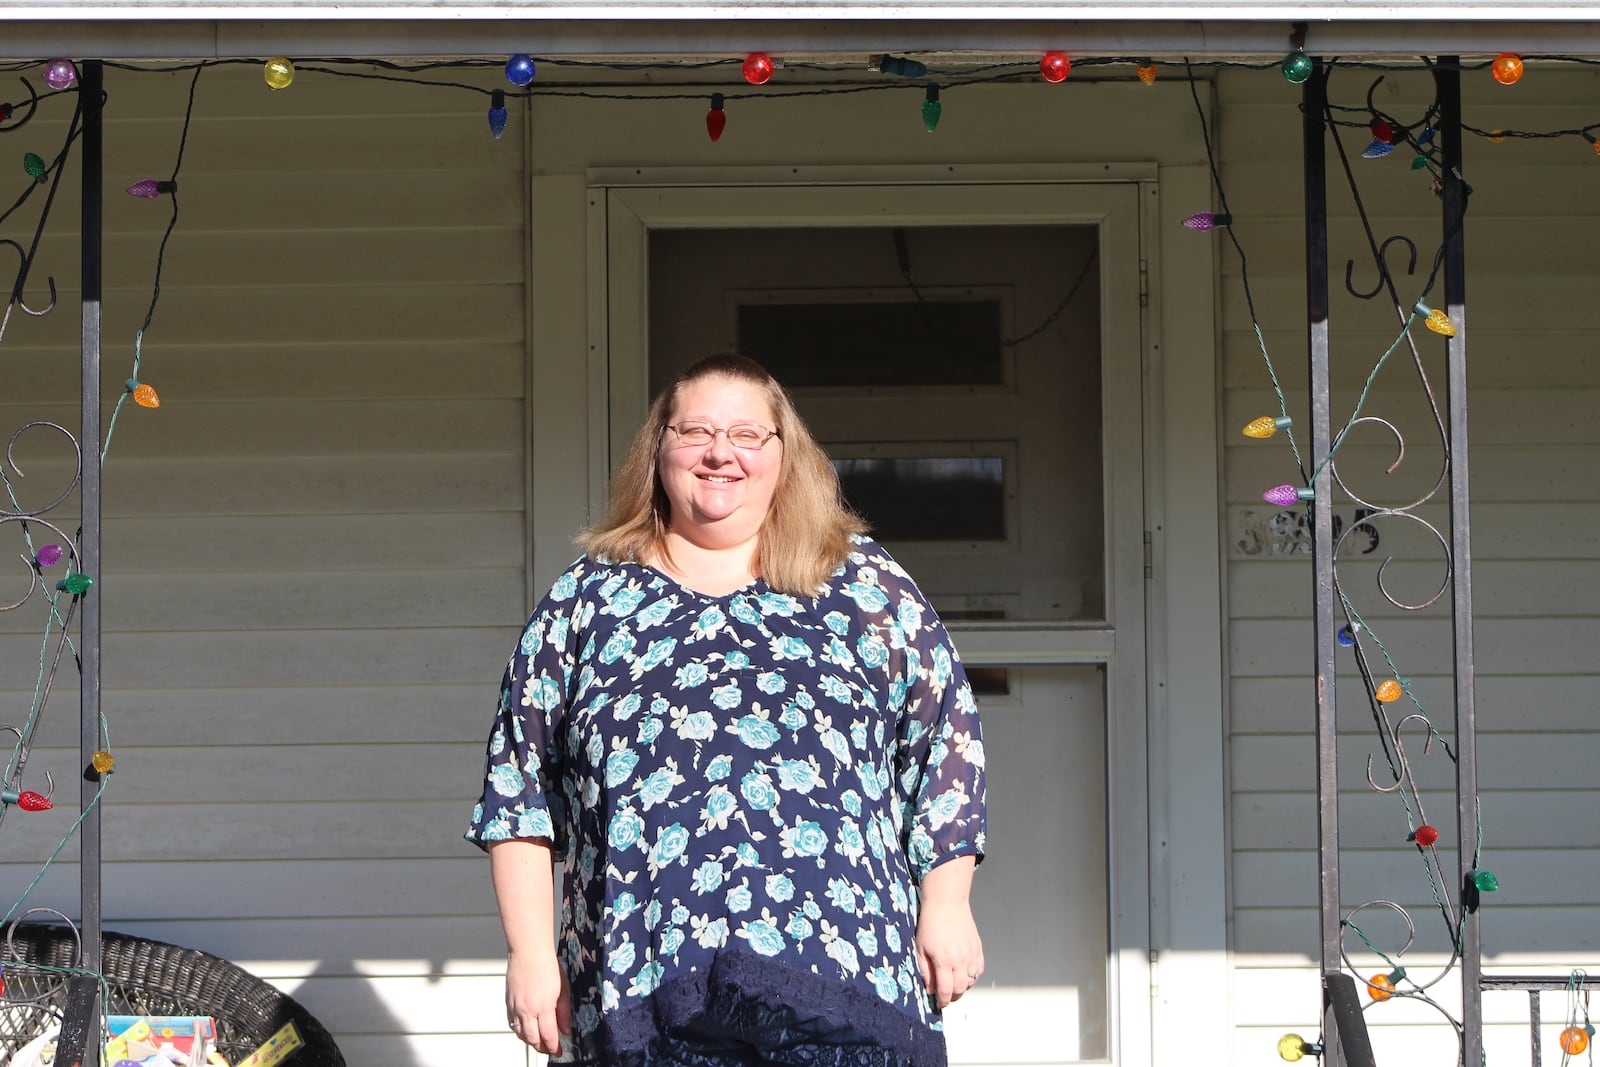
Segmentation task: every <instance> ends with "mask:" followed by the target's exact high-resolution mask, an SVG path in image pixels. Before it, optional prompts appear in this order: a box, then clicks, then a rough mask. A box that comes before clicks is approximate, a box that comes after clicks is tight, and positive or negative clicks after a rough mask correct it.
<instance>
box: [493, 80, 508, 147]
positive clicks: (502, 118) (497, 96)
mask: <svg viewBox="0 0 1600 1067" xmlns="http://www.w3.org/2000/svg"><path fill="white" fill-rule="evenodd" d="M489 132H490V133H492V134H494V139H495V140H496V141H498V140H499V139H500V135H501V134H502V133H505V132H506V94H505V93H503V92H501V91H500V90H499V89H496V90H495V91H494V95H492V96H490V97H489Z"/></svg>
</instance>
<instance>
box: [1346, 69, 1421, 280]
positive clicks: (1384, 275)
mask: <svg viewBox="0 0 1600 1067" xmlns="http://www.w3.org/2000/svg"><path fill="white" fill-rule="evenodd" d="M1379 80H1380V81H1382V79H1381V78H1380V79H1379ZM1396 241H1399V242H1401V243H1402V244H1404V245H1405V246H1406V248H1408V249H1410V251H1411V261H1410V262H1409V263H1407V264H1406V273H1407V274H1416V273H1417V246H1416V243H1415V242H1414V241H1412V240H1411V238H1409V237H1406V236H1404V235H1402V234H1398V233H1397V234H1395V235H1394V236H1393V237H1390V238H1389V239H1388V240H1386V241H1384V242H1383V244H1381V245H1379V246H1378V255H1377V261H1378V281H1377V283H1376V284H1375V285H1373V287H1372V291H1371V292H1368V293H1363V292H1361V291H1360V290H1358V289H1357V288H1356V286H1355V270H1356V261H1355V260H1353V259H1350V260H1346V261H1345V265H1344V287H1345V288H1346V289H1347V290H1349V292H1350V295H1351V296H1353V297H1357V298H1358V299H1361V300H1371V299H1372V298H1373V297H1375V296H1377V295H1378V294H1379V293H1381V292H1383V288H1384V286H1385V285H1386V284H1388V283H1389V282H1390V281H1391V280H1392V278H1393V275H1392V274H1391V273H1390V271H1389V259H1388V255H1389V246H1390V245H1392V244H1394V243H1395V242H1396Z"/></svg>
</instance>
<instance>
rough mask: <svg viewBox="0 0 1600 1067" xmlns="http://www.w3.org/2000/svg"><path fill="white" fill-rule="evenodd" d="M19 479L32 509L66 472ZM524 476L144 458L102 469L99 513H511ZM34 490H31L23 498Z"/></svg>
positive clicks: (481, 467)
mask: <svg viewBox="0 0 1600 1067" xmlns="http://www.w3.org/2000/svg"><path fill="white" fill-rule="evenodd" d="M114 447H115V446H114V445H113V448H114ZM113 462H114V458H113ZM27 476H28V478H29V479H30V482H29V483H28V484H27V485H26V486H25V487H24V492H23V493H20V494H19V495H20V496H21V497H22V504H23V505H24V506H25V507H30V506H39V505H42V504H46V503H49V501H50V500H51V499H53V498H54V497H55V495H56V494H57V493H59V492H60V491H61V488H62V487H63V486H65V485H67V484H69V483H70V480H71V478H72V469H71V468H70V467H68V466H66V465H65V464H62V463H59V462H56V461H52V462H51V463H49V464H43V463H41V464H34V465H32V466H29V467H28V468H27ZM525 480H526V474H525V472H524V470H523V461H522V456H521V455H520V454H516V453H506V454H496V455H476V456H463V455H453V456H431V455H418V456H415V457H410V458H407V459H406V460H405V461H404V462H400V461H398V460H396V459H393V458H391V457H388V456H346V457H344V458H342V459H340V461H339V462H338V463H324V462H322V461H321V460H320V459H318V458H316V457H312V456H289V457H285V458H282V459H228V460H217V459H209V458H205V457H202V456H196V457H191V458H189V459H186V460H178V459H173V460H166V459H144V460H140V461H138V462H136V463H128V464H127V465H126V466H125V467H123V468H121V469H115V470H113V469H111V468H110V467H109V465H108V470H107V473H106V479H105V485H104V494H103V499H102V505H103V507H104V509H105V514H106V516H107V517H108V518H119V517H122V518H127V517H142V518H154V517H168V518H170V517H177V516H191V515H193V516H209V517H217V516H230V515H231V516H240V515H280V516H281V515H283V514H284V513H286V512H287V513H292V514H296V515H348V514H362V513H367V514H372V513H377V514H406V515H410V514H415V513H417V512H419V511H427V510H434V511H437V512H439V513H447V512H483V511H510V512H518V511H519V510H520V509H521V507H522V503H523V499H524V492H523V484H524V482H525ZM34 486H38V487H39V488H38V490H37V492H38V496H28V495H26V490H32V489H33V488H34ZM47 493H48V494H49V495H48V496H47V495H46V494H47Z"/></svg>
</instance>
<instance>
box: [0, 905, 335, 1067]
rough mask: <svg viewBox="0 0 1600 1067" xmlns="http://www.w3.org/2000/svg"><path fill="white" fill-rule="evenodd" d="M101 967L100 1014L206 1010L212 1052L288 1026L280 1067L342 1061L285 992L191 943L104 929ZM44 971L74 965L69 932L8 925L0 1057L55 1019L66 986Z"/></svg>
mask: <svg viewBox="0 0 1600 1067" xmlns="http://www.w3.org/2000/svg"><path fill="white" fill-rule="evenodd" d="M101 946H102V947H101V968H100V970H101V973H102V974H103V975H105V978H106V984H107V988H108V990H109V992H108V998H107V1003H106V1005H105V1009H104V1010H105V1012H106V1013H107V1014H108V1015H208V1016H210V1017H211V1018H213V1019H215V1020H216V1023H217V1048H218V1050H219V1051H220V1052H221V1053H222V1055H223V1056H224V1057H226V1058H227V1060H228V1062H229V1063H236V1062H238V1061H239V1060H241V1059H243V1058H244V1057H245V1056H247V1055H249V1054H250V1053H251V1052H253V1051H254V1050H255V1049H256V1048H258V1047H260V1046H261V1045H262V1044H263V1043H264V1042H265V1041H266V1040H267V1039H268V1038H270V1037H271V1036H272V1035H273V1034H275V1033H277V1032H278V1031H279V1030H280V1029H281V1028H282V1027H283V1025H284V1024H285V1023H288V1022H293V1023H294V1025H295V1029H296V1030H297V1031H299V1034H300V1039H301V1041H302V1042H304V1044H302V1045H301V1047H300V1048H299V1049H298V1050H296V1051H295V1052H293V1053H291V1054H290V1055H289V1058H288V1060H287V1061H286V1063H287V1064H288V1065H290V1067H344V1057H343V1056H342V1055H341V1054H340V1053H339V1046H338V1045H337V1044H335V1043H334V1040H333V1036H332V1035H331V1034H329V1033H328V1031H327V1030H326V1029H325V1028H324V1027H323V1026H322V1024H321V1023H320V1022H318V1021H317V1020H316V1018H315V1017H314V1016H313V1015H311V1013H310V1012H308V1011H306V1010H305V1008H303V1007H301V1006H300V1005H299V1004H298V1003H297V1002H296V1001H295V1000H294V999H293V998H292V997H289V996H287V995H285V994H283V993H280V992H279V991H278V990H276V989H274V988H273V987H272V986H270V985H268V984H267V983H266V982H263V981H262V980H261V979H259V978H257V977H256V976H255V975H253V974H251V973H250V972H249V971H246V970H245V969H244V968H242V967H239V966H237V965H235V964H232V963H229V962H228V961H227V960H225V959H222V958H220V957H218V956H212V955H209V954H208V953H205V952H199V951H196V950H194V949H188V948H180V947H178V946H177V945H169V944H166V943H165V942H161V941H151V940H149V939H147V938H142V937H131V936H129V935H127V934H119V933H113V932H110V931H105V932H103V933H102V936H101ZM29 964H43V965H45V966H47V967H59V968H67V967H75V966H77V965H78V941H77V938H76V936H75V934H74V931H72V930H71V929H70V928H68V927H65V926H60V925H57V924H53V923H18V924H16V925H15V926H14V927H13V928H12V930H11V931H9V937H3V938H0V967H3V968H4V971H3V973H4V978H5V990H4V993H3V994H0V1052H3V1053H4V1055H3V1056H0V1062H4V1060H7V1059H9V1058H10V1057H11V1055H12V1054H14V1053H15V1052H16V1051H17V1049H19V1048H20V1047H22V1046H23V1045H24V1044H26V1043H27V1042H28V1041H29V1040H31V1039H32V1038H33V1037H34V1036H36V1035H37V1034H39V1033H42V1032H43V1031H44V1030H45V1029H46V1028H47V1027H48V1026H49V1025H50V1024H51V1023H52V1022H54V1021H56V1020H57V1019H59V1018H60V1016H61V1011H62V1008H63V1005H64V1004H65V1002H66V983H65V981H64V980H63V977H62V976H61V975H60V974H56V973H52V972H49V971H41V970H38V969H36V968H34V967H30V966H29Z"/></svg>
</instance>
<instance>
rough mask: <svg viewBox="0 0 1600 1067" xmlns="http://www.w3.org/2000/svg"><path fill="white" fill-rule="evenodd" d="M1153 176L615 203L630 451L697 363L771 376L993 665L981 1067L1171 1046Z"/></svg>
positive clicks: (613, 396)
mask: <svg viewBox="0 0 1600 1067" xmlns="http://www.w3.org/2000/svg"><path fill="white" fill-rule="evenodd" d="M1137 189H1138V187H1137V185H1135V184H1132V183H1129V184H1121V185H1109V184H1108V185H1093V186H1089V185H1060V186H1039V185H1029V186H1015V187H1005V186H967V187H951V188H944V189H934V188H927V187H919V188H913V189H895V188H892V187H883V186H865V187H836V188H822V189H819V188H814V187H813V188H803V189H798V188H797V189H773V188H759V189H717V190H705V189H630V190H620V189H613V190H611V191H610V194H609V197H608V199H607V201H606V212H605V219H604V225H605V230H606V246H607V253H608V254H607V275H608V313H607V316H606V322H605V327H606V329H605V333H606V335H607V337H608V342H609V343H608V348H609V359H608V361H607V363H606V368H605V369H606V372H607V379H608V381H609V397H610V407H609V416H610V428H611V429H610V434H609V446H610V447H609V451H610V456H609V457H608V461H614V460H615V459H616V458H617V457H619V456H620V455H621V453H622V450H623V448H624V447H625V444H626V441H627V439H628V437H629V435H630V434H631V433H632V430H633V428H634V427H635V426H637V424H638V421H639V418H640V416H641V415H642V414H643V411H644V407H645V405H646V403H647V401H648V398H649V397H650V396H652V395H654V393H655V392H657V391H658V390H659V389H660V388H661V387H662V386H663V385H665V384H666V383H668V382H670V381H671V379H672V377H673V376H674V375H675V374H676V373H677V372H678V371H679V370H681V369H682V368H683V367H684V366H686V365H687V364H688V363H690V362H692V361H693V360H695V359H696V358H698V357H700V356H702V355H706V354H709V353H712V352H717V351H725V350H735V351H740V352H743V353H745V354H747V355H750V356H753V357H755V358H757V359H759V360H761V361H762V362H763V363H764V364H765V365H766V366H767V367H768V368H769V369H771V370H772V371H773V372H774V373H775V374H776V375H777V376H778V377H779V379H780V380H782V381H783V382H784V383H785V384H786V385H787V386H788V387H789V388H790V390H791V392H792V393H793V394H794V396H795V399H796V402H797V404H798V406H799V408H800V410H801V413H802V415H803V416H804V417H805V418H806V420H807V422H808V424H809V425H810V426H811V428H812V430H813V432H814V433H815V434H816V435H817V437H818V438H819V440H821V441H822V443H823V444H824V446H825V447H826V448H827V449H828V452H829V454H830V456H831V457H832V459H833V461H834V464H835V466H836V468H837V469H838V471H839V473H840V477H841V480H842V482H843V485H844V487H845V492H846V495H847V496H848V497H849V499H850V501H851V502H852V504H854V505H855V506H856V508H857V509H858V510H859V511H860V512H861V513H862V514H863V515H864V516H865V517H866V518H867V519H868V520H869V522H870V523H871V525H872V528H873V533H874V535H875V536H876V537H877V538H878V539H879V540H880V541H882V542H883V543H884V544H885V545H886V546H887V547H888V548H889V550H890V551H891V552H892V553H894V555H895V556H896V557H897V558H898V559H899V560H900V561H901V562H902V563H903V564H904V565H905V566H906V568H907V570H908V571H910V573H911V574H912V576H913V577H914V578H916V579H917V581H918V583H919V584H920V585H921V586H922V588H923V590H924V591H925V592H926V593H927V594H928V596H929V598H930V599H931V600H932V602H933V604H934V606H935V607H936V608H937V610H938V611H939V613H940V615H941V617H942V618H943V619H944V620H945V622H946V624H947V626H948V627H949V628H950V630H951V632H952V635H953V637H954V640H955V643H956V646H957V648H958V649H959V650H960V652H961V655H962V658H963V660H964V661H965V662H966V664H967V667H968V670H969V673H970V674H971V676H972V678H973V681H974V685H975V688H976V689H977V691H978V696H979V703H980V707H981V710H982V714H983V717H984V728H985V736H986V750H987V754H988V764H989V767H990V774H991V785H990V822H991V836H990V841H989V855H990V859H989V860H988V861H987V862H986V863H985V865H984V866H983V868H981V869H980V871H979V873H978V876H977V881H976V886H975V891H974V904H975V910H976V912H977V915H978V921H979V923H980V926H981V928H982V932H983V935H984V939H985V946H986V952H987V957H988V970H987V973H986V975H985V976H984V980H983V982H982V983H981V984H980V986H979V987H978V988H977V989H975V990H974V991H973V992H971V993H970V994H968V996H967V997H965V998H964V999H963V1000H962V1001H961V1002H960V1003H959V1004H957V1005H955V1006H954V1007H952V1008H951V1009H950V1011H949V1012H947V1016H946V1018H947V1030H948V1034H949V1043H950V1052H951V1061H952V1063H954V1064H963V1065H979V1064H990V1065H998V1064H1057V1063H1074V1062H1084V1061H1115V1062H1122V1063H1141V1062H1143V1061H1144V1060H1145V1059H1146V1057H1147V1053H1146V1052H1145V1051H1144V1050H1145V1048H1146V1043H1147V1041H1148V1034H1147V1025H1148V1006H1147V1004H1148V994H1147V992H1145V991H1146V990H1147V988H1148V986H1147V976H1146V974H1145V960H1146V959H1147V952H1148V933H1147V927H1148V922H1147V917H1148V914H1147V902H1148V892H1147V888H1146V886H1147V881H1148V878H1147V871H1146V866H1147V864H1146V848H1147V829H1146V826H1147V815H1146V806H1145V803H1144V795H1145V778H1146V772H1145V766H1144V742H1143V723H1144V650H1143V649H1144V641H1143V573H1142V556H1143V538H1142V523H1141V518H1142V515H1141V511H1142V508H1141V501H1142V496H1143V487H1142V474H1141V458H1140V452H1141V431H1140V410H1141V406H1140V366H1141V344H1140V330H1139V322H1140V313H1139V267H1138V247H1139V235H1138V226H1137ZM713 207H714V208H715V210H712V208H713ZM730 217H733V218H736V219H737V223H736V224H730V223H729V221H728V220H729V218H730ZM600 476H601V477H603V469H602V473H601V475H600Z"/></svg>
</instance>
